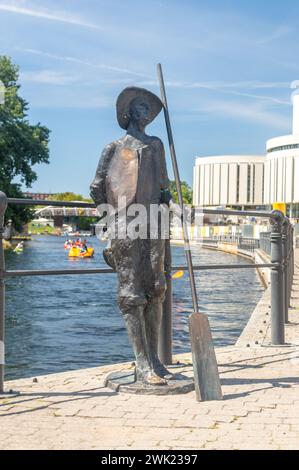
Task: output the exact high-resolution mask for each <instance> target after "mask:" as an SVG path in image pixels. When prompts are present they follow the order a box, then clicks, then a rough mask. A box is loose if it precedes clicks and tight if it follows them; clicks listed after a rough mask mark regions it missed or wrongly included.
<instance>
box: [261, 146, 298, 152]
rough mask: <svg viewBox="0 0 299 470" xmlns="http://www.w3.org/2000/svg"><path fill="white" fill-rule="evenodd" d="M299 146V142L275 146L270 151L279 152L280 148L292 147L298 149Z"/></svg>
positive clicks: (289, 148) (287, 148)
mask: <svg viewBox="0 0 299 470" xmlns="http://www.w3.org/2000/svg"><path fill="white" fill-rule="evenodd" d="M298 148H299V144H289V145H281V146H280V147H273V148H272V149H269V150H268V153H271V152H279V151H280V150H291V149H298Z"/></svg>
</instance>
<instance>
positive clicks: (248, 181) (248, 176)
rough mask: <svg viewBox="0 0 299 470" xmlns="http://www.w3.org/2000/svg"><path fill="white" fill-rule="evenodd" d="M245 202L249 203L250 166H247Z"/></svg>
mask: <svg viewBox="0 0 299 470" xmlns="http://www.w3.org/2000/svg"><path fill="white" fill-rule="evenodd" d="M247 168H248V171H247V202H250V188H251V166H250V165H248V166H247Z"/></svg>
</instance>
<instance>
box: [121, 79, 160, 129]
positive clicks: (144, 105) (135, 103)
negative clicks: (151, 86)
mask: <svg viewBox="0 0 299 470" xmlns="http://www.w3.org/2000/svg"><path fill="white" fill-rule="evenodd" d="M162 107H163V104H162V102H161V100H160V99H159V98H158V96H156V95H154V93H152V92H150V91H148V90H145V89H144V88H138V87H128V88H125V89H124V90H123V91H122V92H121V93H120V95H119V97H118V98H117V102H116V113H117V120H118V123H119V125H120V127H122V128H123V129H128V127H129V125H130V122H132V121H134V122H138V123H139V124H140V125H141V126H142V127H145V126H147V125H148V124H149V123H150V122H152V121H153V120H154V119H155V117H156V116H157V115H158V114H159V113H160V111H161V109H162Z"/></svg>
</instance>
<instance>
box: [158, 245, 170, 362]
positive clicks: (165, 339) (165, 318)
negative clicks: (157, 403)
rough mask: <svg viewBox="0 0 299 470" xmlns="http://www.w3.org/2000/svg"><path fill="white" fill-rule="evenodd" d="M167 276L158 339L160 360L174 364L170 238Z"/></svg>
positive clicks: (167, 251)
mask: <svg viewBox="0 0 299 470" xmlns="http://www.w3.org/2000/svg"><path fill="white" fill-rule="evenodd" d="M164 266H165V278H166V293H165V300H164V304H163V315H162V321H161V327H160V332H159V341H158V354H159V359H160V361H161V362H162V363H163V364H165V365H171V364H172V277H171V246H170V240H165V261H164Z"/></svg>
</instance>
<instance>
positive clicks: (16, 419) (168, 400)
mask: <svg viewBox="0 0 299 470" xmlns="http://www.w3.org/2000/svg"><path fill="white" fill-rule="evenodd" d="M268 298H269V297H268V291H265V294H264V296H263V298H262V299H261V302H260V303H259V305H258V306H257V308H256V309H255V312H254V313H253V315H252V318H251V320H250V322H249V324H248V326H247V327H246V328H245V330H244V332H243V334H242V335H241V337H240V338H239V340H238V342H237V343H236V345H235V346H231V347H225V348H219V349H217V350H216V354H217V360H218V365H219V371H220V376H221V383H222V390H223V394H224V399H223V401H219V402H203V403H197V402H196V401H195V393H194V392H191V393H188V394H186V395H177V396H167V397H165V396H142V395H139V396H135V395H128V394H118V393H116V392H114V391H112V390H110V389H107V388H105V387H104V385H103V382H104V378H105V376H106V374H107V373H108V372H111V371H112V370H115V369H120V367H124V368H127V367H128V365H121V366H120V365H119V364H118V365H117V366H105V367H97V368H91V369H85V370H78V371H71V372H66V373H59V374H51V375H47V376H40V377H38V378H37V380H35V379H34V378H28V379H21V380H15V381H11V382H7V383H6V388H8V389H10V388H12V389H14V390H16V391H20V392H21V395H20V396H17V397H12V398H8V399H1V398H0V424H1V441H0V449H108V450H113V449H122V450H123V449H128V450H129V449H130V450H135V449H165V450H168V449H169V450H171V449H190V450H192V449H227V450H229V449H285V450H286V449H299V249H296V250H295V276H294V285H293V292H292V306H291V308H290V309H289V323H288V325H286V343H287V344H286V345H285V346H281V347H272V346H270V307H269V302H268ZM175 360H176V361H180V363H181V364H180V365H178V366H175V367H174V369H175V370H177V371H183V372H184V373H185V374H187V375H192V367H191V363H190V355H188V354H185V355H181V356H177V357H176V358H175ZM182 364H183V365H182ZM176 367H177V369H176Z"/></svg>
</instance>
